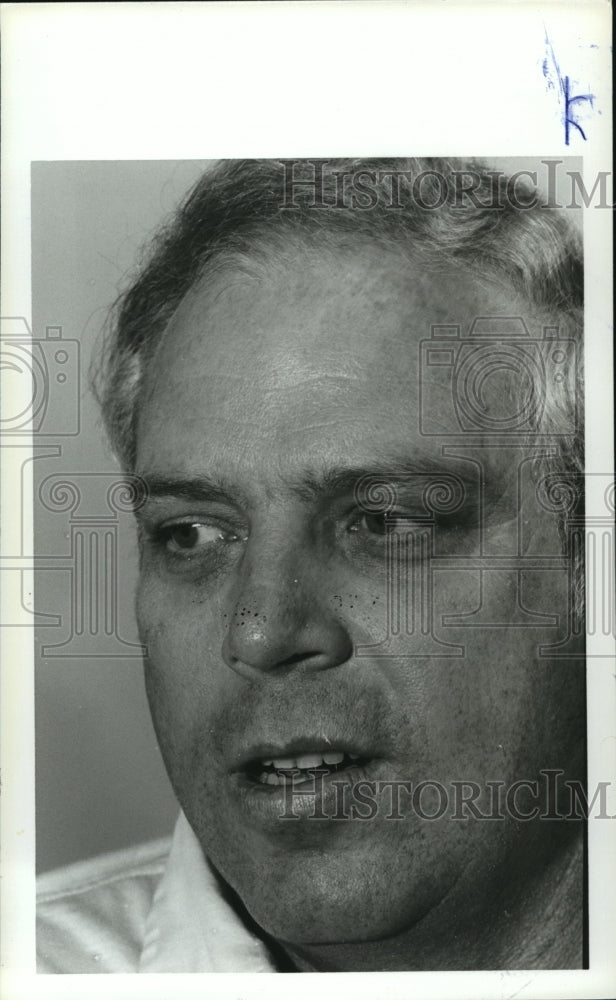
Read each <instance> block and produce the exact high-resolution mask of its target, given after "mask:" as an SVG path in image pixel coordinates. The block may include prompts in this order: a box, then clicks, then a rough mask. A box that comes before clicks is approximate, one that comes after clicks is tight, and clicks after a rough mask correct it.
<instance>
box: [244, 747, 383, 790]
mask: <svg viewBox="0 0 616 1000" xmlns="http://www.w3.org/2000/svg"><path fill="white" fill-rule="evenodd" d="M367 761H368V758H367V757H361V756H360V755H359V754H356V753H351V752H350V751H344V750H331V751H327V752H323V753H302V754H297V755H296V756H293V757H291V756H289V757H264V758H259V759H255V760H252V761H250V762H249V763H248V765H247V767H246V775H247V777H248V778H249V779H250V780H251V781H253V782H255V783H256V784H260V785H288V784H293V785H298V784H302V782H305V781H306V782H311V783H312V782H314V778H315V772H318V773H319V774H320V775H323V776H325V777H327V776H328V775H330V774H336V773H337V772H339V771H346V770H348V769H350V768H354V767H361V766H362V765H364V764H366V763H367Z"/></svg>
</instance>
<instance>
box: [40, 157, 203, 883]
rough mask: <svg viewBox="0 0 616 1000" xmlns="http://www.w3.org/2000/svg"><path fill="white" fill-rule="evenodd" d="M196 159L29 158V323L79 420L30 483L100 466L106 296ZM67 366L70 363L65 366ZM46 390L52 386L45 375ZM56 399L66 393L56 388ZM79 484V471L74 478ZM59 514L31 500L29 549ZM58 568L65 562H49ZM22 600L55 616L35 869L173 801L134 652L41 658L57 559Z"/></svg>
mask: <svg viewBox="0 0 616 1000" xmlns="http://www.w3.org/2000/svg"><path fill="white" fill-rule="evenodd" d="M204 166H205V164H204V163H202V162H183V163H174V162H169V161H167V162H165V161H158V162H139V161H133V162H119V163H118V162H87V163H80V162H60V163H56V162H54V163H34V164H33V165H32V291H33V295H32V300H33V315H32V321H33V334H34V336H35V337H36V338H44V337H45V328H46V327H47V326H50V325H57V326H61V327H62V330H63V338H64V339H69V340H70V339H77V340H79V341H80V342H81V355H82V356H81V371H80V376H79V378H80V384H79V405H80V416H81V428H80V432H79V434H78V435H77V436H74V437H57V438H56V437H52V438H49V439H47V438H41V439H40V442H41V443H43V442H45V443H52V442H53V443H59V444H60V445H61V448H62V454H61V456H60V457H59V458H56V457H44V456H41V457H40V458H38V459H37V460H36V461H35V463H34V468H35V497H36V495H37V494H36V487H37V485H38V483H39V482H40V481H41V480H43V479H44V478H45V477H46V476H48V475H50V474H51V473H56V472H59V471H62V472H64V473H66V476H65V477H64V478H70V474H71V473H81V472H101V471H109V472H113V471H114V470H117V465H116V463H115V460H114V459H113V457H112V455H111V453H110V451H109V448H108V446H107V445H106V443H105V440H104V436H103V431H102V428H101V425H100V419H99V416H98V412H97V409H96V404H95V403H94V400H93V399H92V397H91V396H90V394H89V392H88V389H87V378H86V376H87V368H88V365H89V362H90V358H91V355H92V351H93V348H94V345H95V342H96V339H97V337H98V336H99V334H100V331H101V329H102V326H103V324H104V321H105V317H106V313H107V310H108V307H109V305H110V304H111V303H112V302H113V301H114V299H115V297H116V295H117V293H118V291H119V290H120V289H121V287H122V286H123V285H124V284H125V283H126V280H127V274H128V273H129V272H130V271H131V270H134V268H135V263H136V260H137V259H138V256H139V249H140V247H141V246H142V245H143V243H144V242H146V241H147V239H148V237H149V235H150V234H151V232H152V230H153V229H155V228H157V226H158V225H159V223H160V222H161V221H162V220H163V219H164V218H165V216H167V215H168V213H169V212H171V211H172V210H173V209H174V208H175V206H176V205H177V203H178V201H179V200H180V199H181V198H182V197H183V196H184V194H185V193H186V191H187V190H188V188H189V187H191V186H192V184H193V183H194V181H195V180H196V178H197V177H198V176H199V175H200V174H201V173H202V171H203V169H204ZM71 377H72V373H71ZM52 389H53V386H52ZM67 399H68V396H67ZM82 482H83V480H82ZM68 531H69V523H68V514H67V513H62V512H52V511H49V510H47V509H45V507H43V506H42V505H41V504H40V503H38V502H37V501H36V499H35V552H36V554H37V556H41V555H44V554H48V555H55V556H61V555H63V554H66V553H68V546H69V542H68V540H67V539H68ZM119 532H120V556H121V561H120V565H119V573H118V587H119V600H120V609H121V610H120V634H121V636H122V638H124V639H126V640H128V641H133V642H135V641H137V634H136V629H135V625H134V618H133V597H132V593H133V587H134V581H135V572H136V551H135V545H134V538H133V528H132V518H131V515H130V514H125V515H122V516H121V517H120V519H119ZM59 563H64V564H66V565H67V566H68V564H69V560H67V559H65V560H61V559H60V560H59ZM35 607H36V609H37V611H39V612H45V613H46V614H56V615H60V616H61V618H62V624H61V625H59V626H53V627H47V628H44V629H43V628H39V629H38V630H37V642H36V646H35V652H36V656H37V659H36V698H35V706H36V734H37V735H36V809H37V814H36V815H37V868H38V870H39V871H45V870H47V869H49V868H53V867H56V866H58V865H62V864H64V863H66V862H69V861H73V860H76V859H78V858H82V857H87V856H89V855H93V854H97V853H99V852H100V851H104V850H113V849H115V848H118V847H122V846H124V845H127V844H130V843H133V842H137V841H140V840H147V839H151V838H155V837H158V836H162V835H165V834H167V833H169V832H170V831H171V830H172V828H173V821H174V817H175V815H176V811H177V807H176V805H175V802H174V799H173V795H172V792H171V790H170V787H169V784H168V781H167V777H166V775H165V772H164V768H163V765H162V762H161V758H160V754H159V752H158V748H157V746H156V741H155V737H154V733H153V729H152V726H151V723H150V719H149V714H148V709H147V703H146V700H145V695H144V693H143V685H142V672H141V662H140V660H139V659H138V658H137V659H115V658H114V659H111V658H105V657H103V656H100V655H99V654H97V648H96V637H94V639H93V640H92V654H93V655H92V656H88V657H85V658H77V659H62V658H55V657H47V658H45V659H43V658H42V657H41V642H43V643H47V644H54V643H57V642H61V641H62V640H63V639H64V638H66V635H67V623H68V622H69V621H70V576H69V573H68V571H67V570H65V571H63V570H62V569H59V570H56V571H42V572H39V573H37V576H36V589H35Z"/></svg>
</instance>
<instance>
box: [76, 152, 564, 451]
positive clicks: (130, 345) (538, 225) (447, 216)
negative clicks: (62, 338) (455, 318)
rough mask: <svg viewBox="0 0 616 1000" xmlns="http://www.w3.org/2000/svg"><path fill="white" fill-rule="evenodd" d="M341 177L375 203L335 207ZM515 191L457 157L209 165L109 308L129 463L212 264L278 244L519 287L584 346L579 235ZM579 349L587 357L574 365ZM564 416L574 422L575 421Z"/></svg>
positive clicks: (525, 190) (113, 406) (107, 372)
mask: <svg viewBox="0 0 616 1000" xmlns="http://www.w3.org/2000/svg"><path fill="white" fill-rule="evenodd" d="M290 171H291V173H290ZM316 171H319V174H320V178H321V183H322V190H323V194H324V197H323V205H321V204H319V198H318V196H319V195H320V190H321V189H319V191H318V192H317V198H316V199H315V184H314V179H315V172H316ZM343 174H346V175H347V176H348V175H353V176H354V177H355V178H361V179H363V180H364V190H366V185H365V182H366V179H368V180H370V181H371V190H372V191H373V192H374V193H373V195H372V196H371V199H370V204H368V206H366V204H364V203H362V201H361V190H360V189H358V191H357V192H354V193H353V196H352V197H349V198H347V203H345V204H344V205H342V206H340V204H338V205H336V204H334V203H335V200H336V198H337V196H338V195H337V192H339V190H340V187H339V185H340V181H339V178H340V176H341V175H343ZM392 174H397V175H398V176H399V177H400V178H401V179H402V181H404V183H405V187H406V188H407V189H408V191H409V192H414V193H415V196H412V197H408V198H404V203H403V204H402V202H401V199H402V195H399V198H400V206H401V207H395V205H392V202H395V201H396V198H395V197H394V192H393V189H392V184H393V183H394V182H393V180H392ZM290 177H291V178H292V183H293V187H292V190H291V196H290V195H289V186H288V185H289V178H290ZM469 177H471V178H472V179H474V187H473V188H472V197H469V196H465V188H464V180H465V179H466V180H468V178H469ZM452 178H453V183H448V182H447V181H448V179H449V180H451V179H452ZM442 179H445V184H443V180H442ZM311 180H312V183H310V181H311ZM302 181H304V182H305V183H302ZM397 183H398V184H400V181H398V182H397ZM466 190H468V189H466ZM511 195H512V189H511V187H510V183H509V178H507V177H506V176H505V175H504V174H503V173H502V172H499V171H494V170H490V169H488V168H487V167H486V166H485V165H483V164H481V163H477V162H473V161H462V160H453V159H452V160H442V159H432V158H430V159H370V160H366V159H348V160H347V159H345V160H341V159H335V160H329V161H315V160H303V161H279V160H224V161H220V162H219V163H217V164H216V165H215V166H214V167H213V168H212V169H210V170H206V172H205V173H204V174H203V176H202V177H201V178H200V180H199V181H198V182H197V184H196V185H195V187H194V188H193V190H192V191H191V192H190V193H189V195H188V197H187V198H186V200H185V202H184V204H183V205H182V206H181V207H180V209H179V210H178V212H177V213H176V214H175V216H174V217H173V218H172V220H171V222H170V223H169V224H168V225H167V226H166V227H164V228H163V229H162V230H161V231H160V232H159V233H158V235H157V236H156V237H155V238H154V240H153V242H152V245H151V247H150V249H149V252H148V253H147V256H146V258H145V263H144V265H143V266H142V268H141V270H140V273H138V275H137V276H136V278H135V280H133V281H132V282H131V284H130V286H129V287H128V288H127V289H126V290H125V291H124V292H123V293H122V294H121V295H120V297H119V298H118V300H117V301H116V303H115V306H114V307H113V308H112V310H111V313H110V318H109V322H108V327H107V331H106V337H105V342H104V346H103V350H102V352H101V355H100V357H99V358H98V359H97V363H96V364H95V367H94V369H93V378H92V383H93V388H94V392H95V395H96V396H97V398H98V400H99V402H100V404H101V407H102V412H103V418H104V421H105V425H106V429H107V433H108V435H109V438H110V441H111V444H112V447H113V449H114V451H115V453H116V455H117V456H118V458H119V460H120V462H121V463H122V466H123V467H124V468H125V469H126V470H131V469H132V468H133V466H134V461H135V457H136V447H135V436H136V420H137V415H138V412H139V404H140V394H141V388H142V385H143V382H144V374H145V372H146V370H147V365H148V361H149V359H150V358H151V357H152V354H153V351H154V348H155V347H156V345H157V343H158V342H159V340H160V338H161V336H162V334H163V333H164V331H165V329H166V328H167V326H168V324H169V321H170V319H171V317H172V316H173V314H174V312H175V311H176V309H177V307H178V306H179V304H180V302H181V301H182V300H183V298H184V296H185V295H186V293H187V292H188V291H189V290H190V289H191V288H192V287H193V286H194V285H195V284H196V282H197V281H199V280H201V279H202V278H204V277H205V276H206V275H207V272H208V269H211V270H212V271H218V269H219V267H218V266H217V265H220V264H221V263H222V264H227V266H228V265H229V264H231V263H232V261H233V260H235V261H236V263H237V264H238V265H239V264H240V262H241V258H242V257H250V256H251V255H254V254H256V253H258V251H259V250H260V249H264V248H267V247H268V246H269V247H270V249H272V250H274V251H276V250H277V251H278V252H282V253H284V248H285V244H286V246H287V252H291V253H292V252H293V251H294V249H295V248H296V247H297V246H298V244H299V245H301V243H304V244H305V243H312V244H314V243H317V244H318V245H321V246H323V245H325V246H328V247H331V248H332V249H334V248H336V247H340V246H341V245H343V246H344V245H346V246H349V245H350V246H354V245H355V246H357V244H359V243H365V242H366V241H369V242H372V243H375V244H377V245H379V246H381V247H383V248H385V249H389V250H393V251H395V252H398V253H402V254H406V255H407V256H410V257H411V258H413V259H417V258H418V257H420V258H421V259H422V260H424V261H425V262H426V263H429V264H431V265H433V266H447V265H451V264H454V265H458V266H460V265H463V266H467V267H468V268H469V269H470V270H471V271H473V272H475V273H477V274H480V275H483V276H488V277H492V278H494V279H496V280H499V281H501V282H502V283H504V284H506V285H507V286H509V287H511V289H512V290H513V291H514V292H515V293H517V294H518V295H520V296H522V298H523V299H525V300H526V301H527V302H528V303H529V306H530V307H531V308H532V309H533V310H534V311H535V312H540V313H544V314H545V313H551V314H552V315H555V314H556V315H558V317H559V319H560V321H561V322H562V324H563V325H564V327H565V328H566V329H567V331H568V333H569V335H570V336H573V337H575V339H576V340H577V341H578V343H579V341H580V340H581V325H582V324H581V316H582V308H583V271H582V254H581V247H580V237H579V235H578V234H577V233H576V231H575V230H574V228H573V227H571V226H570V225H569V224H568V222H567V220H566V219H565V218H564V217H563V215H562V214H561V213H559V212H556V211H555V210H552V209H549V208H542V206H541V204H540V203H538V202H537V192H536V191H535V190H534V189H533V188H531V187H530V186H528V185H526V186H525V185H523V184H521V183H520V182H519V181H518V182H517V183H516V185H515V198H512V197H511ZM364 198H367V196H364ZM315 200H316V202H317V203H316V205H315ZM326 206H327V207H326ZM432 206H434V207H432ZM581 353H582V352H581V350H578V351H577V361H578V363H580V362H581ZM580 389H581V368H580V370H579V372H578V378H577V381H576V396H577V399H570V400H569V401H568V404H569V406H570V408H571V413H574V412H576V402H577V401H579V398H580ZM550 403H552V405H554V402H553V401H551V400H550V399H546V400H545V406H544V415H543V421H544V427H545V430H546V432H548V433H549V429H550V428H553V429H554V430H556V432H557V433H559V432H560V427H559V425H562V414H560V415H559V414H558V413H554V412H551V411H550ZM577 409H579V407H578V408H577ZM566 420H567V423H569V422H570V414H567V415H566ZM577 426H578V431H579V433H578V434H577V435H576V441H575V442H574V446H573V449H570V453H568V456H567V457H568V458H569V459H573V463H574V466H576V467H578V468H581V463H580V461H579V460H580V458H581V456H580V454H579V446H580V444H581V427H580V422H579V420H578V423H577ZM574 456H575V457H574ZM567 465H569V462H567Z"/></svg>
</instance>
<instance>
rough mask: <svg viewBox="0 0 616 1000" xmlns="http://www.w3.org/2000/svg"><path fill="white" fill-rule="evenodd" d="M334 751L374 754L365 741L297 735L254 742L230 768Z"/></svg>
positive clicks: (239, 768)
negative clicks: (279, 739)
mask: <svg viewBox="0 0 616 1000" xmlns="http://www.w3.org/2000/svg"><path fill="white" fill-rule="evenodd" d="M334 751H339V752H341V753H353V754H357V756H358V757H364V758H372V757H374V756H375V753H374V751H373V750H369V749H367V748H366V745H365V743H362V742H361V741H360V740H354V739H349V738H348V737H336V736H331V737H330V736H327V737H325V736H318V737H299V738H296V739H292V740H289V741H288V742H284V743H282V742H280V743H258V744H254V745H252V746H250V747H248V748H246V749H245V750H242V751H241V752H240V753H239V754H238V756H237V758H236V760H235V762H234V764H233V765H232V768H231V770H232V771H243V770H245V769H246V768H247V767H248V765H249V764H253V763H254V762H255V761H259V760H264V759H265V760H268V759H274V760H275V759H280V758H285V757H298V756H300V755H301V754H310V753H314V754H324V753H332V752H334Z"/></svg>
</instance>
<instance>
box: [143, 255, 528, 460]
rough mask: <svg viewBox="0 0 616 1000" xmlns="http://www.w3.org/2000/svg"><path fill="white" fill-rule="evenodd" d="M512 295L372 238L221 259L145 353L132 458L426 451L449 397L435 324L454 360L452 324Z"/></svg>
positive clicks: (501, 310)
mask: <svg viewBox="0 0 616 1000" xmlns="http://www.w3.org/2000/svg"><path fill="white" fill-rule="evenodd" d="M523 309H524V306H523V304H522V303H520V302H519V301H517V300H516V299H515V296H514V295H513V293H512V292H510V291H509V290H508V289H506V288H502V287H498V286H496V285H495V284H494V283H492V282H488V281H487V280H485V281H484V280H480V279H478V277H477V276H476V275H472V274H471V273H470V272H469V271H468V270H466V269H461V268H460V269H455V268H449V269H447V270H445V269H442V270H435V269H428V268H427V267H426V266H422V265H421V264H420V263H418V262H415V263H413V262H411V261H410V260H409V259H408V257H406V256H404V255H403V254H399V253H394V252H390V251H384V250H381V249H379V248H377V247H374V246H373V247H370V246H363V247H359V248H354V249H353V250H352V251H351V250H350V249H348V248H347V249H338V250H337V251H336V252H333V251H331V250H323V249H322V248H321V250H320V251H319V252H316V251H315V249H314V248H312V249H309V248H304V249H303V250H301V251H300V250H298V249H295V250H294V252H293V253H290V254H289V255H288V257H286V258H282V257H281V256H279V255H278V256H273V255H272V256H271V257H270V258H268V257H267V255H264V256H260V257H258V258H255V259H254V260H246V259H242V261H241V262H240V261H238V262H236V266H231V265H229V266H226V267H219V268H218V269H217V271H216V272H215V273H214V274H213V275H210V276H209V277H207V278H205V277H204V278H202V279H201V280H200V282H199V283H198V284H197V285H196V286H195V287H194V288H193V289H192V290H191V291H190V293H189V294H188V295H187V296H186V297H185V299H184V301H183V302H182V304H181V306H180V307H179V309H178V310H177V312H176V314H175V316H174V318H173V320H172V322H171V323H170V325H169V328H168V329H167V331H166V334H165V336H164V337H163V339H162V341H161V343H160V345H159V347H158V350H157V351H156V353H155V355H154V356H153V358H152V360H151V364H150V370H149V373H148V377H147V382H146V387H145V391H144V395H143V403H142V407H141V412H140V420H139V433H138V452H139V456H140V464H141V463H142V462H145V463H146V464H150V463H151V462H152V461H154V460H155V461H156V463H157V464H158V465H160V464H161V463H162V464H163V465H165V464H167V465H169V466H173V465H177V464H178V462H180V461H182V462H184V464H186V463H187V462H188V463H192V464H195V463H197V464H198V463H211V462H213V461H215V462H218V463H222V464H224V465H226V466H228V465H229V464H230V463H232V462H233V461H239V459H240V453H241V458H242V460H243V461H244V462H245V463H247V464H248V463H249V464H251V465H252V466H253V468H254V467H255V466H256V467H259V463H261V466H263V467H267V468H270V469H271V468H273V467H274V465H275V464H278V465H280V464H281V463H282V465H283V466H284V464H285V462H288V463H291V464H292V463H293V462H294V461H295V462H299V461H300V460H301V463H302V465H303V466H304V467H305V466H306V465H315V464H318V463H322V462H323V459H324V456H325V455H329V456H330V457H331V459H332V461H335V463H336V464H337V465H340V464H341V463H343V462H344V461H347V462H348V463H351V464H353V465H358V464H365V463H366V462H369V461H371V460H372V459H373V458H374V455H375V453H378V452H382V451H384V450H386V451H391V450H392V448H393V449H394V450H395V451H396V452H399V451H400V450H401V449H407V450H408V451H409V452H411V453H417V454H419V455H421V454H422V453H425V454H426V455H428V454H430V455H432V456H433V455H434V453H435V450H437V449H438V442H437V440H436V439H435V433H436V435H437V436H438V432H439V428H440V429H441V431H442V433H443V434H446V433H447V432H448V430H449V429H450V424H451V419H452V417H451V413H450V412H449V411H450V410H451V408H452V406H453V404H454V400H453V398H452V395H451V393H452V384H451V379H449V380H448V374H447V370H446V369H447V365H444V366H441V369H440V370H439V371H438V372H436V369H435V368H434V367H432V366H430V365H428V364H427V363H426V360H427V358H428V354H427V350H428V348H429V345H430V342H431V341H432V340H433V339H434V338H435V336H436V335H437V334H435V331H441V332H440V334H438V336H439V337H440V339H439V344H440V346H441V348H443V347H445V348H447V350H448V352H449V354H448V357H449V358H450V359H451V361H452V363H453V362H454V361H455V354H456V351H457V350H458V347H457V345H456V342H455V331H456V329H458V330H459V331H460V335H461V336H465V335H468V331H469V330H470V329H471V328H472V326H473V324H474V323H475V321H476V320H477V319H478V318H481V317H486V316H488V317H495V316H500V317H503V316H504V317H512V316H514V317H515V316H516V315H518V316H519V315H520V313H521V311H522V310H523ZM526 312H527V313H528V308H527V309H526ZM526 323H527V328H528V330H529V334H530V336H532V335H533V332H534V333H535V334H536V324H534V323H533V320H532V318H531V317H529V316H528V315H527V316H526ZM443 330H444V331H445V334H444V336H443V332H442V331H443ZM444 341H447V343H444ZM450 374H451V372H450ZM443 378H444V381H443ZM435 379H436V380H437V381H438V384H439V386H440V388H439V391H438V392H435V391H434V387H435V385H436V382H435ZM498 391H500V389H499V390H498ZM439 393H440V395H439ZM443 394H444V395H443ZM493 402H494V401H493ZM497 402H498V400H497ZM424 410H425V413H424ZM440 411H443V412H440ZM425 418H427V421H428V430H427V432H426V429H425V426H424V425H425ZM230 471H232V470H230V469H228V468H226V469H225V472H226V473H227V474H228V473H229V472H230Z"/></svg>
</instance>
